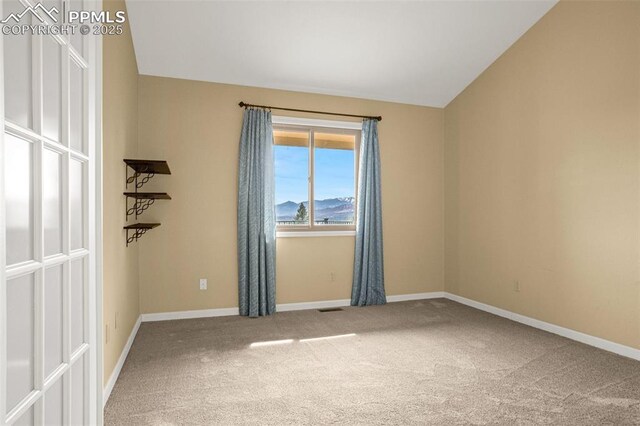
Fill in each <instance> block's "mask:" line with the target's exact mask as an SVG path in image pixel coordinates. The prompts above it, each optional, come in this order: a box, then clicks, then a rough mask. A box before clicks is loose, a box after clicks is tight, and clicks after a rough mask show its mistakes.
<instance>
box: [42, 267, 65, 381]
mask: <svg viewBox="0 0 640 426" xmlns="http://www.w3.org/2000/svg"><path fill="white" fill-rule="evenodd" d="M62 295H63V293H62V266H60V265H58V266H54V267H51V268H48V269H46V271H45V274H44V324H45V326H44V376H45V377H48V376H49V375H50V374H51V373H53V371H54V370H55V369H56V368H57V367H58V366H59V365H60V364H61V363H62Z"/></svg>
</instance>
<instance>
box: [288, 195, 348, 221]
mask: <svg viewBox="0 0 640 426" xmlns="http://www.w3.org/2000/svg"><path fill="white" fill-rule="evenodd" d="M302 204H304V206H305V207H307V208H309V202H308V201H303V202H302ZM354 204H355V198H354V197H338V198H328V199H325V200H315V207H316V212H315V213H316V214H315V219H316V220H322V219H329V220H341V221H344V220H353V217H354ZM299 206H300V203H296V202H293V201H285V202H284V203H280V204H277V205H276V219H277V220H280V221H283V220H293V217H294V216H295V215H296V212H297V211H298V207H299Z"/></svg>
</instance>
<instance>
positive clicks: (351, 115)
mask: <svg viewBox="0 0 640 426" xmlns="http://www.w3.org/2000/svg"><path fill="white" fill-rule="evenodd" d="M238 106H239V107H240V108H250V107H255V108H264V109H277V110H280V111H295V112H309V113H312V114H324V115H339V116H341V117H356V118H370V119H372V120H378V121H382V116H381V115H378V116H377V117H374V116H370V115H358V114H342V113H340V112H326V111H312V110H309V109H296V108H281V107H274V106H268V105H253V104H246V103H244V102H242V101H240V103H239V104H238Z"/></svg>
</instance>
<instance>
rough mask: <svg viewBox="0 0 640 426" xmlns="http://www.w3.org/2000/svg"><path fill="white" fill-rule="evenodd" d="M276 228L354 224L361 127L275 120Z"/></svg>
mask: <svg viewBox="0 0 640 426" xmlns="http://www.w3.org/2000/svg"><path fill="white" fill-rule="evenodd" d="M273 136H274V138H273V139H274V160H275V183H276V224H277V226H278V231H302V230H307V231H308V230H313V231H330V230H333V231H335V230H353V229H355V212H356V177H357V171H356V168H357V160H358V152H357V148H358V144H357V141H359V140H360V131H359V130H354V129H342V128H328V127H313V126H302V125H274V129H273Z"/></svg>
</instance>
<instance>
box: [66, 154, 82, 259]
mask: <svg viewBox="0 0 640 426" xmlns="http://www.w3.org/2000/svg"><path fill="white" fill-rule="evenodd" d="M69 169H70V170H69V199H70V202H71V210H70V211H69V216H70V220H71V250H76V249H79V248H82V247H84V244H83V243H84V200H83V197H84V179H83V175H84V173H83V172H84V164H83V163H82V162H80V161H77V160H73V159H72V160H71V161H70V164H69Z"/></svg>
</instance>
